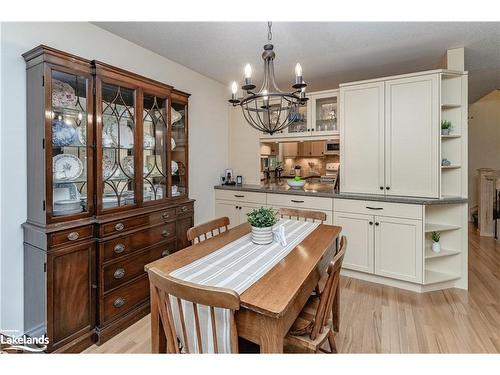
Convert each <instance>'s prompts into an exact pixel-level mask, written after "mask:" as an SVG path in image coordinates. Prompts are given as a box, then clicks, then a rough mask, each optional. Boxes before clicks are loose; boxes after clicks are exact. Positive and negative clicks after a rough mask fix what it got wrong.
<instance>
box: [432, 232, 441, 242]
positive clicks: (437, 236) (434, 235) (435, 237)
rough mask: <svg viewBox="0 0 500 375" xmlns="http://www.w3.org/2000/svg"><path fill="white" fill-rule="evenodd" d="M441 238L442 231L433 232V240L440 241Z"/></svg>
mask: <svg viewBox="0 0 500 375" xmlns="http://www.w3.org/2000/svg"><path fill="white" fill-rule="evenodd" d="M440 238H441V233H439V232H432V241H434V242H439V240H440Z"/></svg>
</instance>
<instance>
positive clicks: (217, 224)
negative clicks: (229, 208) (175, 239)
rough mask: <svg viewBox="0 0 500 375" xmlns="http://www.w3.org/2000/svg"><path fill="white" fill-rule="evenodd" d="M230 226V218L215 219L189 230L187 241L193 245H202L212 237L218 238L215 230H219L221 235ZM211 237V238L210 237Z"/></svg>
mask: <svg viewBox="0 0 500 375" xmlns="http://www.w3.org/2000/svg"><path fill="white" fill-rule="evenodd" d="M228 226H229V218H228V217H226V216H224V217H220V218H218V219H214V220H211V221H208V222H206V223H203V224H200V225H197V226H195V227H192V228H189V229H188V231H187V239H188V241H190V242H191V244H192V245H194V244H196V243H200V242H202V241H206V240H207V239H209V238H210V237H214V236H216V233H215V232H214V231H215V230H218V231H219V233H218V234H221V233H223V232H222V231H221V229H222V228H224V231H227V230H228ZM209 235H210V236H209Z"/></svg>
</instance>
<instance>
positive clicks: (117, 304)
mask: <svg viewBox="0 0 500 375" xmlns="http://www.w3.org/2000/svg"><path fill="white" fill-rule="evenodd" d="M123 305H125V300H124V299H123V298H122V297H118V298H117V299H115V301H114V302H113V306H114V307H115V308H117V309H119V308H120V307H122V306H123Z"/></svg>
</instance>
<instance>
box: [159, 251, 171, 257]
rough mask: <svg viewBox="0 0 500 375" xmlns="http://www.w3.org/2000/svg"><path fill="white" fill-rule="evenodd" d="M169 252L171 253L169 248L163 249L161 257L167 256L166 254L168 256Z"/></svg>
mask: <svg viewBox="0 0 500 375" xmlns="http://www.w3.org/2000/svg"><path fill="white" fill-rule="evenodd" d="M169 254H170V251H168V249H167V250H163V251H162V252H161V257H162V258H163V257H166V256H167V255H169Z"/></svg>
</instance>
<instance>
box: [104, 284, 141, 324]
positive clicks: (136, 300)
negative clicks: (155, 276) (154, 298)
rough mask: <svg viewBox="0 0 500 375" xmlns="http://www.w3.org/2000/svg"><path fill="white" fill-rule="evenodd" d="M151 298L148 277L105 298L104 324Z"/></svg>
mask: <svg viewBox="0 0 500 375" xmlns="http://www.w3.org/2000/svg"><path fill="white" fill-rule="evenodd" d="M148 298H149V279H148V277H147V275H144V277H141V278H140V279H139V280H137V281H134V282H132V283H130V284H127V285H124V286H122V287H120V288H118V289H116V290H114V291H112V292H111V293H109V294H108V295H107V296H105V297H104V298H103V303H102V312H103V317H102V318H103V320H104V324H106V323H107V322H109V321H110V320H112V319H114V318H116V317H117V316H119V315H123V314H125V313H127V312H128V311H130V310H132V309H133V308H134V307H136V306H138V305H140V304H141V303H142V302H144V301H146V300H147V299H148Z"/></svg>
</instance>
